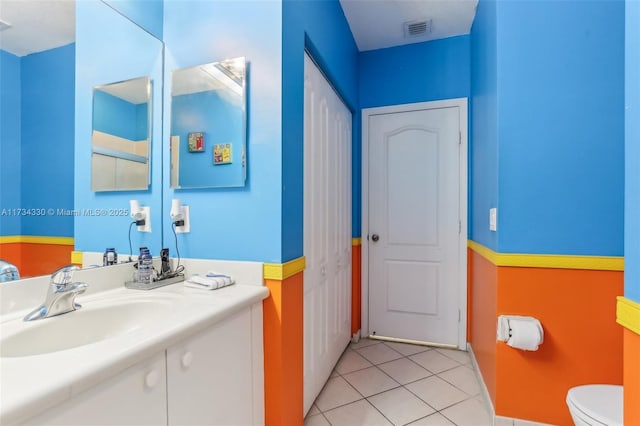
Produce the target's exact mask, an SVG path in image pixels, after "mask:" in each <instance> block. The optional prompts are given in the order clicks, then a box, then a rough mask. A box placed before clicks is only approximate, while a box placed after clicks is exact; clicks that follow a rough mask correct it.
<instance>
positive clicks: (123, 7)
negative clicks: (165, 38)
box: [103, 0, 164, 40]
mask: <svg viewBox="0 0 640 426" xmlns="http://www.w3.org/2000/svg"><path fill="white" fill-rule="evenodd" d="M103 1H104V2H105V3H107V4H109V5H110V6H111V7H113V8H114V9H116V10H118V11H119V12H120V13H122V14H123V15H125V16H127V17H128V18H129V19H131V20H132V21H133V22H135V23H136V24H138V25H140V26H141V27H142V28H144V29H145V31H148V32H150V33H151V34H152V35H153V36H154V37H156V38H157V39H159V40H162V35H163V34H162V28H163V19H164V16H163V15H164V1H163V0H142V1H141V0H103Z"/></svg>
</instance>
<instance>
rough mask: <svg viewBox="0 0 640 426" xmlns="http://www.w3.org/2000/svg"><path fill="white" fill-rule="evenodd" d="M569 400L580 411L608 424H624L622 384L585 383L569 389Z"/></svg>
mask: <svg viewBox="0 0 640 426" xmlns="http://www.w3.org/2000/svg"><path fill="white" fill-rule="evenodd" d="M567 400H570V401H571V402H572V404H573V405H574V406H575V407H576V408H578V409H579V410H580V411H582V412H583V413H585V414H586V415H588V416H589V417H592V418H594V419H595V420H597V421H599V422H601V423H604V424H606V425H622V416H623V414H622V413H623V409H622V407H623V402H622V386H619V385H584V386H576V387H575V388H571V389H569V393H568V394H567Z"/></svg>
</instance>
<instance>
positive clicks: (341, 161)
mask: <svg viewBox="0 0 640 426" xmlns="http://www.w3.org/2000/svg"><path fill="white" fill-rule="evenodd" d="M304 69H305V71H304V73H305V79H304V83H305V84H304V102H305V103H304V255H305V258H306V269H305V271H304V412H305V415H306V413H307V412H308V411H309V409H310V408H311V405H312V404H313V401H314V400H315V399H316V397H317V396H318V394H319V393H320V391H321V390H322V387H323V386H324V384H325V382H326V381H327V379H328V378H329V376H330V375H331V371H332V370H333V368H334V366H335V364H336V362H337V361H338V359H339V358H340V355H341V354H342V352H343V351H344V349H345V348H346V346H347V345H348V344H349V340H350V337H351V112H350V111H349V110H348V109H347V107H346V106H345V105H344V103H343V102H342V100H341V99H340V98H339V97H338V95H337V94H336V92H335V91H334V90H333V88H332V87H331V85H330V84H329V82H328V81H327V80H326V79H325V77H324V75H323V74H322V73H321V72H320V70H319V69H318V67H317V66H316V64H315V63H314V62H313V61H312V60H311V58H310V57H309V56H308V55H306V54H305V67H304Z"/></svg>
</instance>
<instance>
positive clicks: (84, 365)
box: [0, 283, 269, 425]
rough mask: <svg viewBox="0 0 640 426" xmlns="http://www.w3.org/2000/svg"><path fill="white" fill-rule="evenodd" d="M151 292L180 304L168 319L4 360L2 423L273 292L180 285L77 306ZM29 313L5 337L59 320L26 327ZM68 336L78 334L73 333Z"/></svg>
mask: <svg viewBox="0 0 640 426" xmlns="http://www.w3.org/2000/svg"><path fill="white" fill-rule="evenodd" d="M147 293H152V297H155V296H161V295H165V296H167V297H170V298H172V299H177V302H175V307H174V308H172V309H171V311H170V312H169V313H168V314H167V315H166V316H164V317H161V318H159V319H158V320H157V321H155V322H152V323H149V324H146V325H144V326H143V327H140V328H138V329H136V330H132V331H129V332H127V333H124V334H120V335H117V336H114V337H110V338H108V339H104V340H101V341H99V342H96V343H92V344H87V345H84V346H79V347H76V348H72V349H68V350H62V351H58V352H51V353H46V354H42V355H32V356H24V357H0V424H3V425H5V424H6V425H8V424H15V423H18V422H21V421H24V420H27V419H28V418H29V417H31V416H34V415H36V414H38V413H40V412H42V411H44V410H46V409H48V408H50V407H53V406H54V405H57V404H59V403H62V402H64V401H65V400H67V399H69V398H71V397H73V396H76V395H78V394H79V393H81V392H83V391H85V390H87V389H88V388H90V387H92V386H95V385H97V384H98V383H100V382H101V381H103V380H105V379H107V378H109V377H112V376H114V375H116V374H118V373H120V372H122V371H124V370H125V369H127V368H129V367H131V366H132V365H134V364H136V363H138V362H140V361H142V360H144V359H147V358H149V357H151V356H153V355H155V354H157V353H158V352H160V351H162V350H164V349H165V348H167V347H169V346H171V345H173V344H176V343H178V342H180V341H181V340H183V339H185V338H187V337H188V336H190V335H192V334H194V333H197V332H198V331H201V330H203V329H205V328H207V327H210V326H212V325H213V324H215V323H216V322H219V321H221V320H222V319H224V318H226V317H229V316H230V315H232V314H234V313H236V312H238V311H240V310H242V309H245V308H247V307H249V306H251V305H253V304H254V303H258V302H260V301H261V300H263V299H265V298H266V297H267V296H268V294H269V291H268V289H267V288H266V287H263V286H259V285H240V284H234V285H231V286H229V287H225V288H222V289H219V290H215V291H207V290H200V289H193V288H187V287H185V286H184V285H183V284H182V283H178V284H173V285H170V286H166V287H161V288H158V289H154V290H149V291H141V290H130V289H126V288H123V287H122V288H117V289H114V290H108V291H104V292H100V293H97V294H91V295H87V296H84V297H83V295H80V296H78V297H77V302H79V303H80V304H82V305H83V307H82V308H80V309H90V308H91V306H92V304H100V303H104V301H105V300H108V299H109V298H122V297H131V298H139V297H144V296H145V294H147ZM172 306H174V305H172ZM33 308H35V306H34V307H33ZM27 312H28V310H24V311H23V310H21V311H17V312H12V313H10V314H6V315H3V316H2V317H0V321H1V323H0V337H2V338H5V337H7V336H9V335H11V334H13V333H14V332H15V331H14V330H15V329H17V328H24V327H25V326H30V325H32V323H39V322H43V321H55V320H56V318H57V317H53V318H47V319H43V320H38V321H33V322H30V323H24V322H22V320H21V318H22V317H23V316H24V315H25V314H26V313H27ZM73 314H74V312H70V313H67V314H63V315H73ZM16 321H20V322H22V324H17V322H16ZM25 324H26V325H25ZM34 325H35V324H34ZM69 332H70V333H73V330H69Z"/></svg>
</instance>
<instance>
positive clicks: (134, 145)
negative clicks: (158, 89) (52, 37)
mask: <svg viewBox="0 0 640 426" xmlns="http://www.w3.org/2000/svg"><path fill="white" fill-rule="evenodd" d="M151 105H152V103H151V79H150V78H149V77H141V78H136V79H132V80H127V81H121V82H117V83H111V84H106V85H101V86H96V87H94V89H93V125H92V127H93V128H92V135H91V189H92V190H93V191H96V192H98V191H125V190H146V189H147V188H148V187H149V153H150V151H149V148H150V141H151V119H152V111H151V110H152V108H151Z"/></svg>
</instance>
